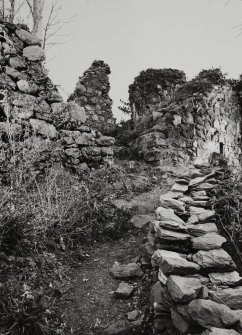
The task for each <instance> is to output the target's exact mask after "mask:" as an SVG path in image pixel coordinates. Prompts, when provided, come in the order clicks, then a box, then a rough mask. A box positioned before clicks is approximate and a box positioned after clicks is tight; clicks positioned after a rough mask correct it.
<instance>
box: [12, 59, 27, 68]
mask: <svg viewBox="0 0 242 335" xmlns="http://www.w3.org/2000/svg"><path fill="white" fill-rule="evenodd" d="M9 64H10V66H11V67H12V68H13V69H16V70H24V69H26V67H27V64H26V62H25V60H24V59H23V58H22V57H20V56H16V57H11V58H10V60H9Z"/></svg>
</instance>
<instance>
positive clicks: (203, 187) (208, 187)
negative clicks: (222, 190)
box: [195, 183, 216, 190]
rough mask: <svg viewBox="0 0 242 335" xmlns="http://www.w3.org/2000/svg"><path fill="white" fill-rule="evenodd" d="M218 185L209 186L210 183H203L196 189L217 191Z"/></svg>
mask: <svg viewBox="0 0 242 335" xmlns="http://www.w3.org/2000/svg"><path fill="white" fill-rule="evenodd" d="M215 187H216V185H213V184H209V183H202V184H199V185H197V186H196V187H195V188H196V189H197V190H213V189H215Z"/></svg>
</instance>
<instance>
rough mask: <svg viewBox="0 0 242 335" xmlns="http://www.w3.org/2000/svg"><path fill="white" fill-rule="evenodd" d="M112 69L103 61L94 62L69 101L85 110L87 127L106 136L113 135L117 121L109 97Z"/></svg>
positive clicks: (80, 79) (78, 83)
mask: <svg viewBox="0 0 242 335" xmlns="http://www.w3.org/2000/svg"><path fill="white" fill-rule="evenodd" d="M110 73H111V71H110V68H109V66H108V65H107V64H105V63H104V62H103V61H94V62H93V63H92V65H91V67H90V68H89V69H88V70H87V71H85V72H84V74H83V76H82V77H80V78H79V81H78V82H77V84H76V88H75V90H74V93H73V94H72V95H71V96H70V97H69V99H68V101H75V102H76V103H77V104H78V105H80V106H81V107H83V108H84V109H85V112H86V115H87V122H86V123H87V125H88V126H91V127H93V128H94V129H97V130H99V131H101V132H102V133H103V134H105V135H110V134H113V132H114V130H115V127H116V126H115V119H114V117H113V114H112V99H111V98H110V97H109V90H110V84H109V77H108V75H109V74H110Z"/></svg>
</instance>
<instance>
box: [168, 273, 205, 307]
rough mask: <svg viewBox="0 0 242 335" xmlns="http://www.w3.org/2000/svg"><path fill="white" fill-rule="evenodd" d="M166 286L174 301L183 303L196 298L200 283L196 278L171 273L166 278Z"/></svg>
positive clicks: (200, 286)
mask: <svg viewBox="0 0 242 335" xmlns="http://www.w3.org/2000/svg"><path fill="white" fill-rule="evenodd" d="M167 287H168V290H169V292H170V295H171V297H172V299H173V300H174V301H175V302H176V303H185V302H189V301H191V300H193V299H196V298H197V296H198V294H199V292H200V290H201V288H202V284H201V282H200V280H199V279H197V278H190V277H182V276H174V275H171V276H169V278H168V279H167Z"/></svg>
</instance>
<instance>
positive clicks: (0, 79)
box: [0, 73, 16, 89]
mask: <svg viewBox="0 0 242 335" xmlns="http://www.w3.org/2000/svg"><path fill="white" fill-rule="evenodd" d="M15 87H16V84H15V82H14V81H13V80H12V79H11V78H10V77H9V76H8V75H7V74H6V73H1V74H0V88H1V89H5V88H12V89H15Z"/></svg>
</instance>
